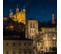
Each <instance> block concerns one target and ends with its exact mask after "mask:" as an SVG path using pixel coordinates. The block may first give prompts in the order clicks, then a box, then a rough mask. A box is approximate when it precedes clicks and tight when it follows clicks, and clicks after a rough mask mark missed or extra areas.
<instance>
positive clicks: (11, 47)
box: [3, 40, 34, 54]
mask: <svg viewBox="0 0 61 54" xmlns="http://www.w3.org/2000/svg"><path fill="white" fill-rule="evenodd" d="M3 54H34V52H33V49H32V41H31V40H3Z"/></svg>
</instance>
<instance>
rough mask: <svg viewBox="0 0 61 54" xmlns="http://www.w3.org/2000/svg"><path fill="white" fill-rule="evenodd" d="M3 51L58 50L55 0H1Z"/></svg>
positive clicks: (33, 53) (49, 53) (38, 53)
mask: <svg viewBox="0 0 61 54" xmlns="http://www.w3.org/2000/svg"><path fill="white" fill-rule="evenodd" d="M3 54H57V1H56V0H3Z"/></svg>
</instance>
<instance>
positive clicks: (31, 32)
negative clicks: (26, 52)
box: [25, 20, 38, 39]
mask: <svg viewBox="0 0 61 54" xmlns="http://www.w3.org/2000/svg"><path fill="white" fill-rule="evenodd" d="M25 34H26V38H29V39H34V38H35V37H36V36H37V34H38V21H37V20H28V21H27V25H26V33H25Z"/></svg>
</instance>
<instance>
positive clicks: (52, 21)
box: [52, 11, 55, 25]
mask: <svg viewBox="0 0 61 54" xmlns="http://www.w3.org/2000/svg"><path fill="white" fill-rule="evenodd" d="M54 24H55V22H54V11H52V25H54Z"/></svg>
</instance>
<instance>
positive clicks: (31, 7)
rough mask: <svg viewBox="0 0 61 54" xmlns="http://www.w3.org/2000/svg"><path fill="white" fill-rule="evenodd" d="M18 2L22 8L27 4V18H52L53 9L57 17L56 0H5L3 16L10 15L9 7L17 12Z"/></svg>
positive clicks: (45, 19)
mask: <svg viewBox="0 0 61 54" xmlns="http://www.w3.org/2000/svg"><path fill="white" fill-rule="evenodd" d="M17 4H18V6H19V9H20V10H21V9H22V8H23V7H24V6H25V8H26V11H27V14H26V17H27V19H28V18H37V19H38V20H40V21H48V20H51V15H52V9H54V14H55V19H57V1H56V0H3V16H8V13H9V9H12V11H13V12H14V13H15V9H16V6H17Z"/></svg>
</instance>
